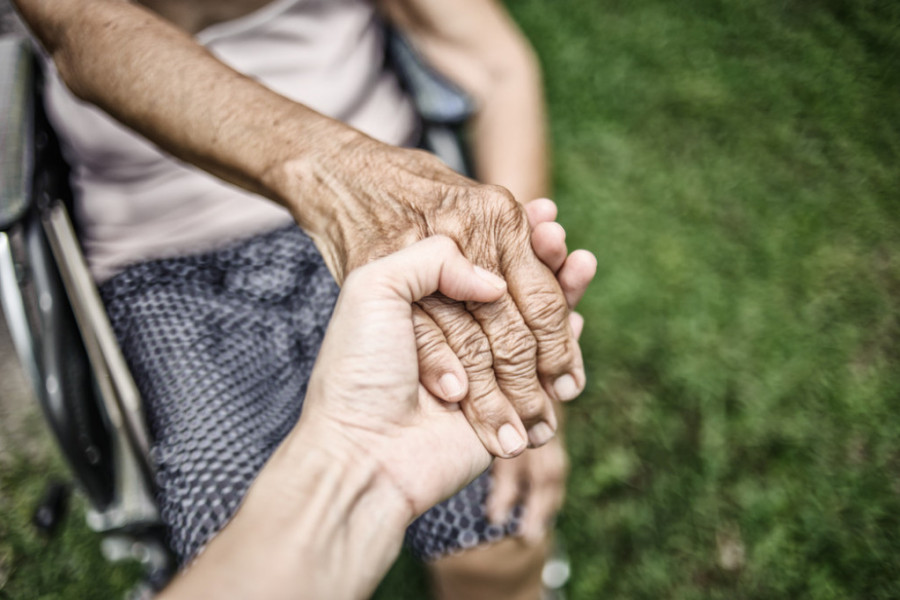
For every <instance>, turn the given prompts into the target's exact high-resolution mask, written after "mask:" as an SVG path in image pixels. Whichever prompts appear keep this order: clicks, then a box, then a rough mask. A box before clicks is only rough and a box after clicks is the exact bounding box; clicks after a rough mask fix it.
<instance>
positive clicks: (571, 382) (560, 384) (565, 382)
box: [553, 373, 578, 400]
mask: <svg viewBox="0 0 900 600" xmlns="http://www.w3.org/2000/svg"><path fill="white" fill-rule="evenodd" d="M553 391H555V392H556V397H557V398H559V399H560V400H572V399H574V398H576V397H577V396H578V384H577V383H575V378H574V377H572V375H570V374H568V373H566V374H565V375H560V376H559V377H557V378H556V381H554V382H553Z"/></svg>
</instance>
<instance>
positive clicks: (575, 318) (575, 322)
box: [569, 312, 584, 340]
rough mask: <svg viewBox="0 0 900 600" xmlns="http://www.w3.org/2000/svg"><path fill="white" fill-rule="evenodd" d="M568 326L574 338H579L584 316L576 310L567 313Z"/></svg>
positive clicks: (582, 328)
mask: <svg viewBox="0 0 900 600" xmlns="http://www.w3.org/2000/svg"><path fill="white" fill-rule="evenodd" d="M569 327H571V328H572V334H573V335H574V336H575V339H576V340H579V339H581V332H582V331H583V330H584V317H582V316H581V315H580V314H578V313H577V312H571V313H569Z"/></svg>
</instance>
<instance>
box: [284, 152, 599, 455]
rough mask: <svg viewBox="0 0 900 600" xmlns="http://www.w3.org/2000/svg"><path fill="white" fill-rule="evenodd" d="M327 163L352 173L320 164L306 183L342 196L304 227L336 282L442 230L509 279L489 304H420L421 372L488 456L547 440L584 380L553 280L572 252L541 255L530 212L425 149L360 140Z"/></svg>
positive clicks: (442, 299) (443, 298)
mask: <svg viewBox="0 0 900 600" xmlns="http://www.w3.org/2000/svg"><path fill="white" fill-rule="evenodd" d="M325 159H327V160H340V161H342V162H344V163H345V164H348V165H350V168H346V169H341V170H340V172H342V173H352V174H353V175H354V178H353V179H352V180H348V179H346V178H342V177H338V176H336V175H335V170H333V169H325V168H324V167H323V168H322V169H321V172H318V173H315V172H314V173H312V174H310V173H306V174H305V175H306V176H305V177H304V179H305V180H307V181H314V182H316V183H315V185H316V186H317V188H316V190H315V191H314V193H316V194H320V195H321V196H322V197H330V198H335V199H336V201H335V202H334V203H333V204H331V205H330V209H329V210H330V213H329V214H328V216H327V218H326V219H323V220H320V221H319V225H318V226H316V225H315V224H313V225H312V226H310V225H309V224H307V226H306V228H307V230H308V231H309V232H310V234H311V235H312V237H313V239H314V240H315V242H316V244H317V245H318V247H319V249H320V250H321V251H322V254H323V256H324V257H325V260H326V262H327V263H328V265H329V268H330V269H331V271H332V273H333V274H334V275H335V277H336V278H337V280H338V281H339V282H342V281H343V279H344V277H345V276H346V274H347V273H350V272H351V271H352V270H353V269H356V268H358V267H360V266H362V265H365V264H367V263H369V262H371V261H373V260H375V259H378V258H381V257H384V256H387V255H389V254H392V253H394V252H396V251H398V250H400V249H402V248H405V247H407V246H409V245H410V244H412V243H414V242H416V241H418V240H421V239H424V238H427V237H430V236H434V235H443V236H447V237H449V238H450V239H451V240H452V241H453V242H454V243H455V244H456V245H457V246H458V247H459V249H460V250H461V252H462V254H463V255H464V256H465V258H466V259H468V260H469V261H471V262H472V263H473V264H474V265H476V266H478V267H480V268H483V269H485V270H487V271H489V272H491V273H494V274H497V275H499V276H500V277H502V279H503V280H504V281H505V282H506V289H505V290H504V291H503V293H502V294H501V295H500V296H499V297H498V298H497V299H495V300H494V301H492V302H482V301H479V300H472V299H466V300H459V299H452V298H449V297H447V295H446V294H441V293H437V294H433V295H428V296H426V297H423V298H419V299H417V302H416V305H415V307H414V309H413V321H414V331H415V340H416V349H417V354H418V363H419V377H420V380H421V382H422V384H423V385H424V386H425V388H426V389H427V390H428V391H429V392H431V393H432V394H433V395H434V396H436V397H438V398H440V399H443V400H445V401H448V402H460V407H461V408H462V412H463V413H464V414H465V416H466V417H467V418H468V420H469V422H470V423H471V425H472V427H473V428H474V429H475V432H476V433H477V434H478V437H479V438H480V440H481V441H482V443H483V444H484V446H485V447H486V448H487V449H488V451H490V452H491V454H493V455H495V456H498V457H511V456H515V455H517V454H520V453H521V452H522V451H523V450H524V449H525V448H526V445H528V444H530V445H532V446H541V445H543V444H545V443H547V442H548V441H549V440H550V439H552V438H553V436H554V433H555V431H556V428H557V420H556V416H555V411H554V408H553V402H552V401H553V400H571V399H572V398H574V397H576V396H577V395H578V394H579V393H580V392H581V390H582V389H583V387H584V383H585V374H584V367H583V364H582V358H581V352H580V349H579V347H578V343H577V340H576V337H575V335H574V331H573V329H572V327H571V325H570V321H569V306H567V302H566V294H564V290H563V289H562V288H561V287H560V283H559V282H558V281H557V278H556V276H555V274H554V271H555V270H556V269H558V268H559V267H560V266H561V265H562V262H563V261H564V260H565V259H566V257H565V250H564V245H563V253H562V256H561V257H559V256H557V255H553V256H549V257H539V256H537V255H536V254H535V252H534V251H533V250H532V231H531V225H530V224H529V218H528V215H527V214H526V211H525V210H524V209H523V208H522V206H521V205H520V204H519V203H518V202H516V201H515V199H513V197H512V196H511V195H510V194H509V192H507V191H506V190H505V189H503V188H500V187H497V186H487V185H480V184H478V183H476V182H474V181H472V180H470V179H468V178H466V177H462V176H460V175H458V174H457V173H455V172H454V171H452V170H450V169H449V168H447V167H446V166H444V165H443V163H441V162H440V161H439V160H438V159H437V158H435V157H433V156H431V155H429V154H427V153H425V152H421V151H414V150H406V149H400V148H394V147H391V146H386V145H383V144H380V143H377V142H374V141H372V140H368V141H366V142H362V143H360V141H359V140H358V139H356V140H355V141H354V144H353V145H348V146H345V147H344V149H343V153H342V154H341V156H340V157H335V156H332V157H330V158H329V157H326V158H325ZM313 171H315V168H313ZM326 172H327V176H326V175H325V173H326ZM552 218H553V217H550V219H544V221H548V220H551V221H552ZM298 220H299V219H298ZM557 227H558V226H557ZM535 234H536V235H537V234H538V232H537V230H536V231H535ZM537 247H538V246H537V245H536V246H535V248H537ZM555 247H558V245H556V246H555ZM582 258H584V257H582ZM542 259H543V260H544V261H543V262H542ZM590 260H593V258H591V259H590ZM545 263H546V264H545ZM554 263H555V269H554V268H553V267H554ZM591 268H592V267H591ZM584 283H585V285H586V282H584ZM582 290H583V286H582Z"/></svg>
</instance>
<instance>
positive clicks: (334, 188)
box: [14, 0, 593, 562]
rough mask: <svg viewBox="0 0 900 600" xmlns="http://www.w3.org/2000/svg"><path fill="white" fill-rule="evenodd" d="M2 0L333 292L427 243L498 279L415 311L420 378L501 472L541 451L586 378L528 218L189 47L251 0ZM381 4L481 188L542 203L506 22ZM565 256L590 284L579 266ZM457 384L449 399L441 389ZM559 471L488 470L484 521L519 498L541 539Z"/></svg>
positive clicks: (107, 102)
mask: <svg viewBox="0 0 900 600" xmlns="http://www.w3.org/2000/svg"><path fill="white" fill-rule="evenodd" d="M14 2H15V3H16V4H17V5H18V7H19V8H20V10H21V12H22V13H23V16H24V17H25V18H26V20H27V21H28V22H29V24H30V26H31V27H32V29H33V30H34V32H35V33H36V34H37V35H38V37H39V38H40V39H41V40H42V42H43V43H44V45H45V46H46V47H47V49H48V50H49V51H50V52H51V53H52V56H53V58H54V60H55V62H56V64H57V67H58V69H59V71H60V73H61V75H62V77H63V79H64V81H65V82H66V84H67V85H68V86H69V87H70V88H71V89H72V90H73V92H75V93H76V95H78V96H79V97H81V98H82V99H85V100H87V101H90V102H93V103H94V104H97V105H98V106H100V107H101V108H104V109H105V110H106V111H107V112H109V113H110V114H111V115H113V116H114V117H116V118H118V119H119V120H120V121H122V122H124V123H125V124H127V125H129V126H131V127H132V128H134V129H136V130H137V131H139V132H141V133H143V134H144V135H145V136H147V137H148V138H150V139H151V140H152V141H154V142H156V143H157V144H158V145H159V146H160V147H162V148H164V149H165V150H167V151H168V152H170V153H171V154H173V155H175V156H177V157H179V158H182V159H184V160H186V161H188V162H191V163H194V164H196V165H198V166H200V167H202V168H204V169H206V170H208V171H210V172H212V173H214V174H216V175H219V176H220V177H222V178H224V179H226V180H228V181H231V182H233V183H236V184H238V185H241V186H243V187H245V188H247V189H250V190H252V191H255V192H258V193H260V194H262V195H264V196H266V197H268V198H270V199H272V200H274V201H276V202H278V203H280V204H282V205H284V206H286V207H287V208H288V209H289V210H291V212H292V214H294V216H295V218H296V219H297V221H298V223H299V224H300V225H301V226H302V227H303V228H304V229H305V230H306V231H307V233H309V234H310V235H311V237H312V238H313V239H314V241H315V242H316V244H317V246H318V248H319V249H320V251H321V252H322V254H323V256H324V257H325V259H326V262H327V263H328V265H329V268H330V269H331V270H332V273H334V274H335V276H336V278H337V279H338V281H339V282H340V281H341V280H342V278H343V275H344V273H347V272H349V270H350V269H352V268H353V267H355V266H358V265H361V264H365V263H366V262H368V261H370V260H372V259H374V258H377V257H379V256H382V255H384V254H387V253H389V252H391V251H394V250H396V249H398V248H401V247H403V246H405V245H407V244H409V243H411V242H412V241H414V240H416V239H419V238H421V237H424V236H427V235H431V234H434V233H442V234H445V235H448V236H450V237H452V238H453V239H454V240H455V241H456V242H457V243H458V244H459V245H460V247H461V248H462V251H463V252H464V254H465V255H466V256H467V257H468V258H469V259H471V260H472V261H474V262H476V263H477V264H479V265H481V266H483V267H485V268H488V269H490V270H492V271H495V272H497V273H500V274H502V275H503V276H504V277H505V278H506V280H507V281H508V283H509V292H508V293H507V294H506V295H505V296H504V297H503V298H502V299H501V301H500V303H498V304H495V305H490V306H481V305H479V304H477V303H474V304H469V305H468V308H469V309H470V310H465V308H466V307H465V306H463V305H462V304H461V303H457V302H445V301H443V300H441V299H438V298H433V297H432V298H426V299H424V300H423V301H422V302H421V303H420V304H419V307H417V309H416V310H415V317H416V333H417V342H418V350H419V353H418V354H419V363H420V377H421V380H422V383H423V384H424V385H425V386H426V387H427V388H428V389H429V390H430V391H431V392H433V393H434V394H435V395H437V396H439V397H442V398H444V399H445V400H449V401H454V400H460V399H464V400H463V402H462V404H461V406H462V409H463V412H464V413H465V414H466V416H467V417H468V418H469V420H470V422H472V423H473V426H474V427H475V429H476V431H477V432H478V435H479V437H480V439H481V440H482V441H483V442H484V443H485V445H486V446H487V447H488V448H489V449H490V451H491V452H492V453H493V454H495V455H497V456H507V457H508V456H514V455H517V454H518V453H519V452H521V449H522V448H523V447H524V443H525V440H526V439H527V440H528V441H529V442H530V443H531V444H532V445H533V446H540V445H541V444H544V443H546V442H547V441H548V440H549V439H550V438H551V437H552V432H553V430H555V429H556V427H557V424H558V423H557V420H556V418H555V411H554V408H553V403H552V402H551V401H550V399H554V400H559V399H569V398H571V397H574V396H575V395H576V394H577V393H578V392H579V391H580V390H581V389H582V387H583V385H584V371H583V367H582V365H581V357H580V352H579V350H578V347H577V344H576V343H575V340H574V336H573V332H572V330H571V328H570V327H569V326H568V324H567V319H566V306H565V302H564V301H563V299H562V294H561V293H560V288H559V286H558V285H557V283H556V281H555V280H554V279H553V276H552V272H553V271H555V270H556V268H554V266H553V264H552V262H551V263H548V266H549V269H548V268H547V267H545V266H544V265H542V264H541V263H540V262H539V261H537V260H536V259H535V257H534V255H532V254H531V252H530V251H529V249H528V247H529V245H528V225H527V222H526V219H525V217H524V213H523V211H522V210H521V209H520V208H519V207H518V206H517V205H516V203H514V202H513V201H512V199H511V197H510V195H509V194H508V193H507V192H506V191H505V190H503V189H500V188H495V187H490V186H482V185H478V184H475V183H474V182H472V181H471V180H468V179H466V178H463V177H460V176H458V175H456V174H455V173H452V172H451V171H449V170H448V169H446V168H445V167H444V166H443V165H442V164H440V163H439V162H438V161H437V160H436V159H434V158H433V157H430V156H428V155H426V154H424V153H421V152H417V151H411V150H403V149H397V148H392V147H388V146H385V145H383V144H380V143H378V142H376V141H374V140H371V139H370V138H367V137H366V136H364V135H362V134H360V133H359V132H357V131H355V130H352V129H351V128H349V127H346V126H344V125H342V124H340V123H338V122H336V121H334V120H332V119H328V118H326V117H323V116H322V115H320V114H318V113H315V112H314V111H311V110H309V109H307V108H306V107H304V106H302V105H299V104H296V103H294V102H290V101H288V100H286V99H285V98H282V97H280V96H278V95H276V94H274V93H272V92H270V91H269V90H267V89H265V88H263V87H262V86H260V85H258V84H256V83H255V82H253V81H251V80H249V79H247V78H245V77H243V76H241V75H239V74H238V73H236V72H234V71H233V70H231V69H229V68H228V67H226V66H225V65H223V64H221V63H220V62H219V61H217V60H216V59H215V58H214V57H212V56H211V55H210V54H209V53H208V52H206V50H204V49H203V48H202V47H200V46H199V45H197V44H196V43H195V42H194V41H193V40H192V39H191V38H190V37H189V35H188V34H192V33H195V32H197V31H199V30H200V29H202V28H204V27H207V26H209V25H212V24H214V23H216V22H221V21H224V20H228V19H233V18H236V17H238V16H241V15H243V14H246V13H248V12H250V11H252V10H255V9H257V8H259V7H261V6H263V5H265V4H267V3H268V2H267V1H265V0H227V1H226V0H196V1H194V2H183V1H181V0H144V2H143V4H144V5H146V6H147V7H149V8H150V9H152V11H154V12H150V11H147V10H144V9H143V8H141V7H140V6H137V5H135V4H132V3H127V2H123V1H122V0H57V1H55V2H53V3H48V2H43V1H41V0H14ZM379 5H380V6H381V7H382V9H383V11H384V13H385V14H386V16H387V17H388V18H389V19H390V20H391V21H392V22H393V23H394V24H395V25H396V26H398V27H399V28H400V29H402V30H403V31H404V33H406V34H407V35H408V36H409V37H410V38H411V39H412V41H413V42H414V43H415V44H416V46H417V48H418V49H419V50H421V51H422V52H423V54H425V56H426V57H427V58H428V59H429V61H430V62H431V63H432V64H434V65H435V66H437V68H438V69H439V70H441V71H442V72H443V73H444V74H445V75H447V76H448V77H449V78H450V79H452V80H453V81H455V82H457V83H459V84H460V85H461V86H462V87H463V88H464V89H465V90H466V91H467V92H469V93H470V94H471V95H472V96H473V97H474V98H476V100H477V101H478V106H479V110H478V114H477V116H476V118H475V119H474V122H473V124H472V125H473V127H472V137H471V139H472V144H473V151H474V158H475V168H476V175H477V176H478V178H479V179H480V180H482V181H487V182H491V183H497V184H501V185H503V186H505V187H506V188H508V189H509V190H510V191H511V192H512V193H513V194H514V195H515V197H516V198H519V199H528V198H535V197H540V196H543V195H546V192H547V189H546V188H547V164H546V163H547V159H546V155H545V147H546V144H545V140H544V137H545V131H544V109H543V102H542V94H541V85H540V73H539V69H538V67H537V62H536V60H535V58H534V56H533V53H532V52H531V50H530V47H529V46H528V44H527V42H526V41H525V40H524V38H523V37H522V36H521V34H519V33H518V31H517V30H516V28H515V26H514V25H513V24H512V23H511V21H510V20H509V18H508V16H507V15H506V14H505V12H504V11H503V9H502V8H501V7H500V6H499V5H498V4H496V3H495V2H494V1H493V0H458V1H456V2H443V1H442V0H383V1H382V2H380V3H379ZM159 15H161V16H162V17H164V18H163V19H161V18H159ZM173 24H174V26H173ZM554 210H555V209H554ZM529 216H531V215H529ZM550 220H552V218H550ZM548 226H549V225H548ZM537 233H538V232H537V231H536V234H537ZM538 237H539V235H538ZM536 243H537V242H536ZM562 248H563V250H562V256H563V257H565V247H564V244H563V245H562ZM574 256H575V259H574V260H575V261H576V262H578V261H581V263H582V266H585V267H590V268H591V269H592V268H593V263H592V262H591V260H592V259H590V258H589V257H587V256H586V255H582V256H581V257H580V258H579V257H578V256H577V255H574ZM570 260H571V259H570ZM560 264H561V263H560ZM557 268H558V265H557ZM560 283H562V281H560ZM562 287H563V288H565V285H563V286H562ZM435 323H436V324H437V325H439V326H440V327H438V326H437V325H435ZM457 355H459V357H460V358H461V359H462V360H461V361H460V360H459V359H457ZM535 373H537V376H535ZM448 376H449V379H448ZM454 379H455V380H456V382H457V383H458V385H457V386H455V388H456V389H455V390H454V389H453V387H454V386H450V387H445V386H442V385H441V384H442V382H444V383H446V382H448V381H449V382H452V381H453V380H454ZM504 425H509V426H510V427H504ZM501 430H503V431H504V432H505V433H506V434H507V435H505V436H504V438H503V440H502V441H503V442H505V445H506V447H505V448H504V444H503V443H502V442H501V438H500V436H499V432H500V431H501ZM512 433H514V435H512ZM564 465H565V456H564V453H563V451H562V446H561V444H560V443H559V442H558V441H553V442H552V443H549V444H546V446H544V447H543V448H541V449H540V450H539V451H529V452H528V453H526V454H523V455H521V456H520V458H517V459H514V460H512V461H509V462H504V463H498V464H497V465H496V466H495V477H496V482H497V483H496V486H495V489H496V490H497V493H495V494H494V496H493V497H492V498H491V502H490V507H491V511H490V512H491V514H492V515H493V516H494V517H495V518H496V519H497V520H502V519H503V518H504V517H505V515H506V513H507V512H508V509H509V508H510V507H511V505H512V502H513V501H514V500H515V499H517V498H518V497H519V495H520V493H523V490H526V489H527V490H529V493H528V494H527V496H526V497H525V500H526V504H527V506H528V507H529V508H528V510H527V516H526V521H525V525H524V527H523V534H524V535H526V536H527V537H528V538H529V539H532V540H535V539H540V537H541V533H542V531H543V530H544V528H545V527H546V524H547V522H548V521H549V520H550V519H551V518H552V515H553V514H554V513H555V510H556V507H557V506H558V504H559V502H561V499H562V490H563V483H562V482H563V480H564V470H565V466H564ZM498 494H499V495H498ZM439 562H440V561H439Z"/></svg>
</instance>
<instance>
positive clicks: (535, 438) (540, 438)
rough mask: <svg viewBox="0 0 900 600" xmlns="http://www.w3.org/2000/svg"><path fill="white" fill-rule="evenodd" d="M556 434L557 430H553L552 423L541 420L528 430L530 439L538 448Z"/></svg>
mask: <svg viewBox="0 0 900 600" xmlns="http://www.w3.org/2000/svg"><path fill="white" fill-rule="evenodd" d="M554 435H556V432H555V431H553V428H552V427H550V424H549V423H547V422H545V421H541V422H540V423H538V424H537V425H534V426H533V427H532V428H531V429H529V430H528V441H529V442H531V445H532V446H534V447H535V448H538V447H540V446H543V445H544V444H546V443H547V442H549V441H550V440H552V439H553V436H554Z"/></svg>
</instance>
